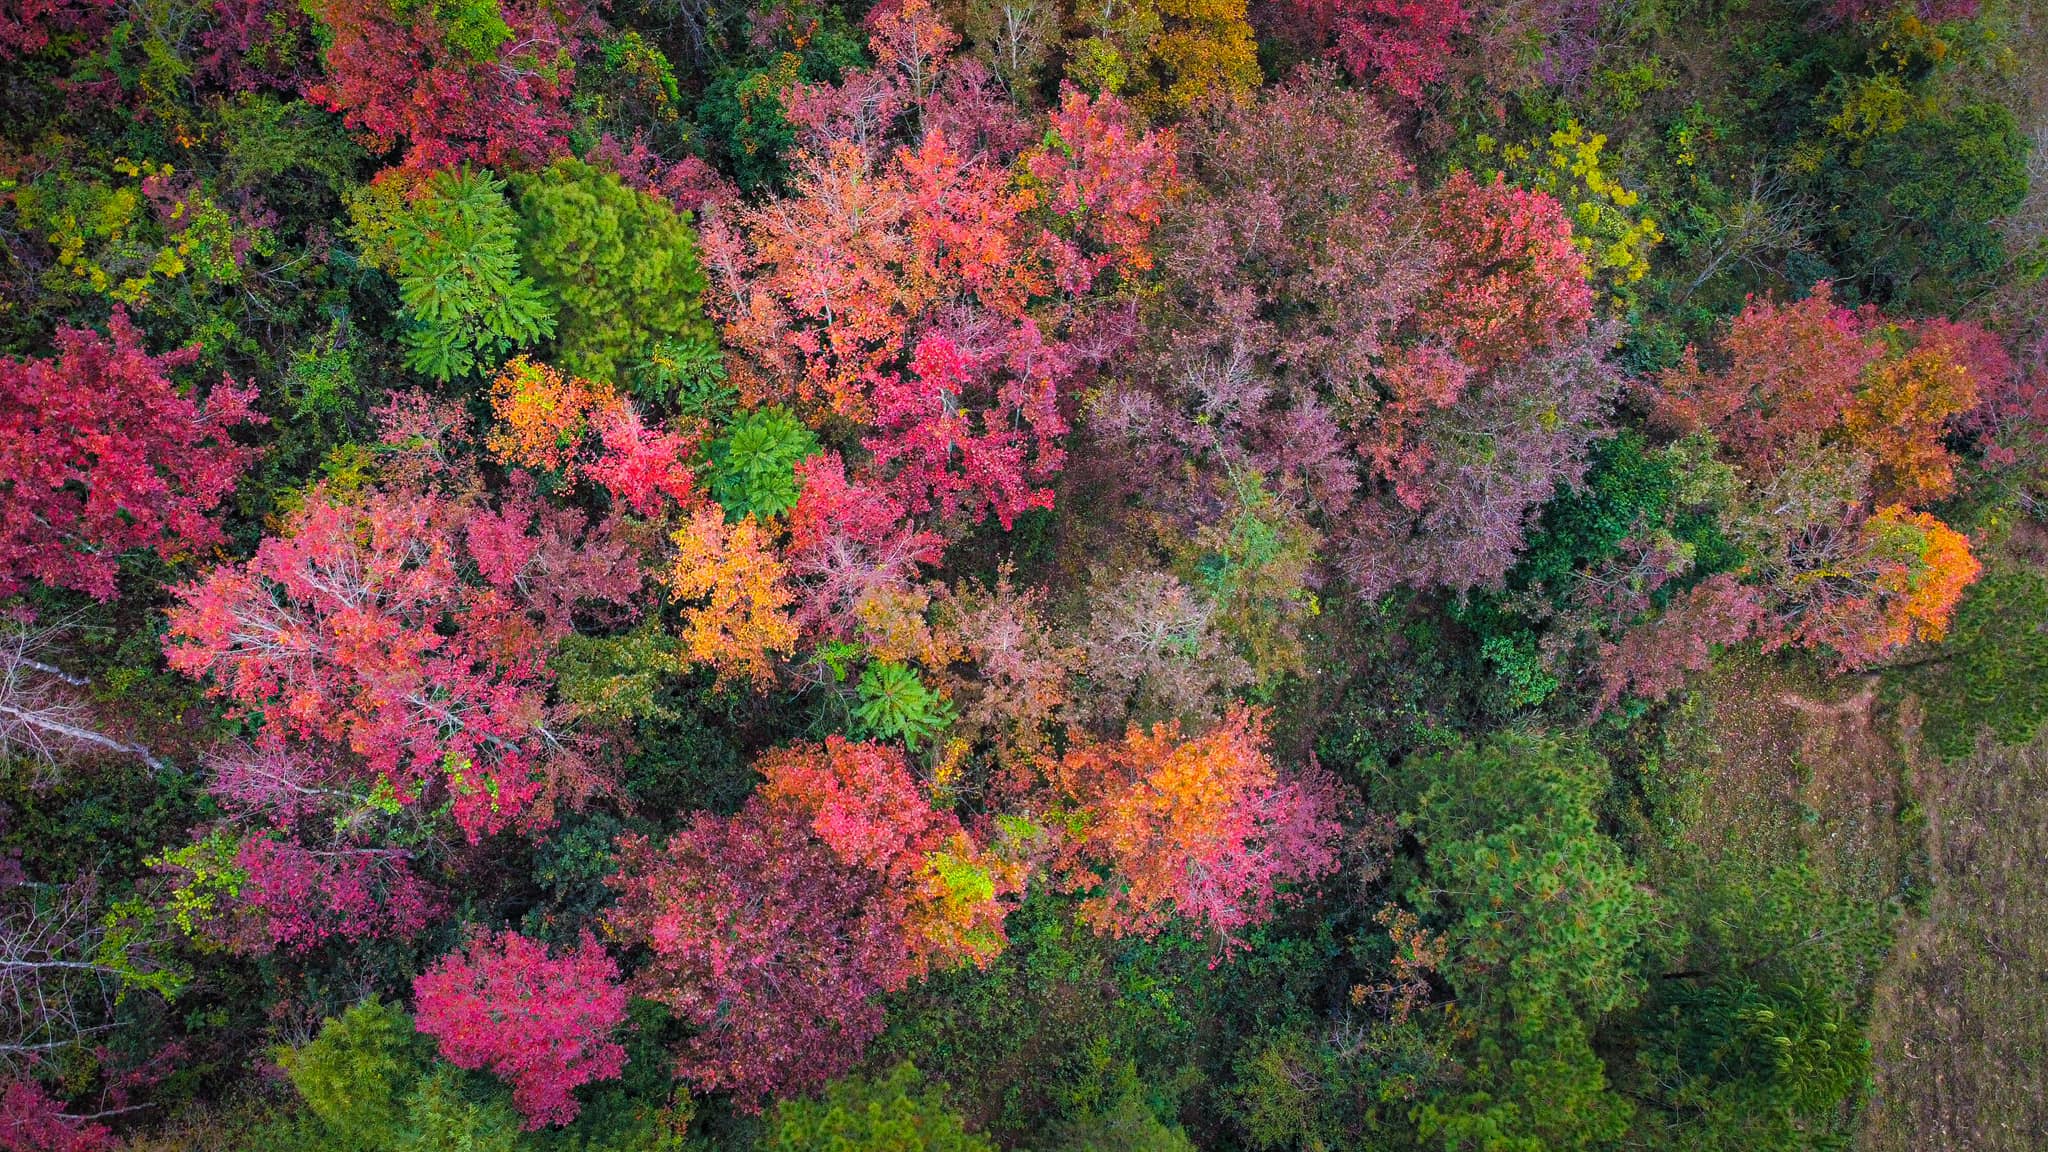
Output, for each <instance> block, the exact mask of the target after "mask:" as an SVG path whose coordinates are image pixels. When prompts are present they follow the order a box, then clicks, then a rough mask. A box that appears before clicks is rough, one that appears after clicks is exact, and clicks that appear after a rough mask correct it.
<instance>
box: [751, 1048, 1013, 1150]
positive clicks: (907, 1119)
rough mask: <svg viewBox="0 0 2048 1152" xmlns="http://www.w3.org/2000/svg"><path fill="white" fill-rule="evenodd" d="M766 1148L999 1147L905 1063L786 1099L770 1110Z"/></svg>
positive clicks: (765, 1136)
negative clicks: (814, 1095)
mask: <svg viewBox="0 0 2048 1152" xmlns="http://www.w3.org/2000/svg"><path fill="white" fill-rule="evenodd" d="M761 1148H762V1149H763V1152H810V1150H812V1149H818V1148H832V1149H837V1150H839V1152H995V1145H994V1144H992V1143H990V1142H989V1141H988V1140H987V1139H986V1138H984V1137H982V1136H980V1135H977V1134H976V1133H973V1132H969V1131H968V1130H967V1127H966V1125H965V1124H964V1123H963V1122H962V1121H961V1119H960V1116H959V1114H958V1113H956V1112H954V1111H953V1110H952V1109H951V1108H949V1107H947V1106H946V1101H945V1097H944V1096H943V1095H942V1094H941V1093H940V1092H939V1090H938V1089H937V1087H935V1086H927V1085H926V1083H925V1080H924V1077H923V1075H921V1074H920V1073H919V1072H918V1070H917V1068H916V1067H915V1066H914V1065H911V1064H908V1063H904V1064H899V1065H897V1066H896V1067H895V1068H893V1069H891V1070H890V1071H889V1073H888V1074H887V1075H885V1076H882V1077H879V1078H877V1079H872V1080H870V1079H865V1078H861V1077H848V1078H846V1079H844V1080H838V1081H834V1082H833V1083H832V1084H830V1085H828V1086H827V1087H826V1089H825V1096H824V1099H822V1100H784V1101H783V1102H781V1103H780V1104H777V1105H776V1106H775V1110H774V1111H773V1112H771V1113H769V1115H768V1120H767V1130H766V1131H765V1132H764V1133H763V1134H762V1137H761Z"/></svg>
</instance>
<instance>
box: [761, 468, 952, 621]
mask: <svg viewBox="0 0 2048 1152" xmlns="http://www.w3.org/2000/svg"><path fill="white" fill-rule="evenodd" d="M795 480H796V485H797V487H798V490H799V491H800V493H801V495H799V496H798V497H797V501H796V506H795V507H794V508H792V509H791V510H790V514H789V547H788V549H787V550H786V552H785V556H786V559H787V563H788V566H789V577H790V580H791V581H792V582H793V583H794V584H795V585H796V596H797V604H796V621H797V623H798V624H799V625H800V626H801V627H802V628H803V629H804V633H805V635H807V636H814V637H827V638H831V639H837V640H844V639H846V638H848V637H849V636H851V635H852V634H853V632H854V630H855V627H856V624H857V622H858V619H859V614H860V611H861V607H862V606H863V605H865V604H869V603H872V602H874V601H875V600H877V599H879V598H880V597H883V596H886V595H891V594H900V593H905V592H908V591H909V590H910V587H911V585H912V583H913V582H914V581H915V580H916V578H917V575H918V572H919V570H920V568H921V567H924V566H929V565H936V564H937V563H938V562H939V558H940V552H941V548H942V547H943V541H942V540H941V539H940V537H939V535H938V533H936V532H932V531H929V530H927V529H921V528H918V527H915V526H914V525H913V524H912V523H911V522H910V520H909V516H908V514H907V512H906V510H905V508H904V506H903V504H902V502H901V501H899V500H896V499H895V498H893V497H892V496H891V495H890V494H889V493H888V492H887V491H886V490H884V489H883V488H882V487H881V486H880V485H877V484H874V483H863V482H861V481H857V480H849V479H847V476H846V464H845V461H844V460H843V459H842V458H841V457H840V456H839V454H838V453H836V452H821V453H818V454H816V455H812V456H807V457H805V458H804V460H803V461H802V462H801V463H799V464H798V465H797V467H796V475H795Z"/></svg>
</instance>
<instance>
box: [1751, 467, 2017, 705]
mask: <svg viewBox="0 0 2048 1152" xmlns="http://www.w3.org/2000/svg"><path fill="white" fill-rule="evenodd" d="M1801 559H1802V560H1804V561H1806V563H1804V564H1802V565H1801V566H1800V568H1799V569H1798V570H1795V571H1794V572H1791V573H1787V574H1786V575H1785V576H1784V577H1783V578H1782V581H1783V582H1782V583H1781V585H1780V589H1779V590H1780V591H1781V594H1785V597H1786V599H1785V607H1784V608H1782V609H1781V615H1780V616H1779V618H1778V620H1777V621H1776V622H1775V631H1774V632H1773V633H1772V634H1771V635H1769V636H1767V638H1766V647H1772V646H1775V645H1777V644H1782V643H1795V644H1799V645H1801V646H1804V647H1808V648H1814V647H1821V646H1825V647H1827V648H1830V649H1832V650H1833V651H1834V652H1835V653H1836V655H1837V656H1838V657H1839V658H1840V660H1841V666H1842V667H1843V668H1845V669H1846V668H1860V667H1864V666H1866V665H1869V664H1871V663H1874V662H1875V661H1877V660H1879V659H1881V658H1882V657H1884V656H1887V655H1889V654H1891V653H1892V652H1894V651H1896V650H1898V649H1900V648H1903V647H1905V646H1907V645H1908V644H1912V643H1915V642H1919V643H1931V642H1933V641H1937V640H1940V639H1941V638H1942V637H1943V636H1944V635H1946V634H1947V632H1948V621H1949V617H1950V616H1952V615H1954V613H1955V608H1956V604H1957V603H1958V602H1960V601H1961V600H1962V596H1963V590H1964V589H1965V588H1968V587H1969V586H1970V585H1971V584H1972V583H1974V582H1975V581H1976V579H1977V576H1978V574H1979V573H1980V572H1982V571H1983V565H1981V564H1980V563H1978V561H1977V559H1976V557H1974V556H1972V555H1971V554H1970V542H1969V541H1968V540H1967V539H1965V538H1964V537H1963V536H1962V534H1961V533H1959V532H1957V531H1955V530H1954V529H1952V528H1950V527H1949V526H1948V525H1946V524H1943V523H1942V522H1941V521H1939V520H1937V519H1935V518H1934V517H1932V516H1930V515H1928V514H1927V513H1925V512H1908V511H1907V510H1906V509H1905V508H1904V507H1903V506H1901V505H1898V504H1891V505H1887V506H1885V507H1883V508H1880V509H1878V511H1877V513H1876V514H1875V515H1873V516H1871V517H1870V518H1869V519H1868V520H1865V521H1864V522H1863V523H1862V524H1861V525H1859V526H1858V527H1857V528H1856V530H1855V531H1854V533H1853V534H1852V535H1850V536H1849V537H1848V542H1847V544H1846V545H1845V546H1844V548H1843V550H1842V551H1841V552H1839V553H1837V552H1832V551H1830V552H1826V553H1822V554H1820V555H1814V556H1805V557H1801ZM1786 584H1789V585H1790V587H1786V586H1785V585H1786Z"/></svg>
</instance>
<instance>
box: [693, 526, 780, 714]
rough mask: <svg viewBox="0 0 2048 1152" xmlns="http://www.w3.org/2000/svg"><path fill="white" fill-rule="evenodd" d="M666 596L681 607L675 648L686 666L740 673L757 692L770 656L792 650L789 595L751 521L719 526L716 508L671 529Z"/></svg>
mask: <svg viewBox="0 0 2048 1152" xmlns="http://www.w3.org/2000/svg"><path fill="white" fill-rule="evenodd" d="M674 539H675V545H676V557H675V563H674V566H673V567H672V568H671V569H670V570H669V578H668V586H669V591H670V592H671V593H672V594H673V595H674V596H675V598H676V599H677V600H681V601H685V602H694V601H702V603H689V604H688V606H686V607H685V608H684V609H683V646H684V648H685V650H686V651H687V653H688V655H689V658H690V660H691V661H693V662H696V663H701V664H709V665H711V666H712V667H713V668H716V669H718V672H719V675H720V676H721V677H739V676H745V677H746V678H747V679H749V680H751V681H753V683H754V684H755V685H756V686H760V687H765V686H767V685H768V684H770V683H772V682H773V681H774V679H775V660H774V658H775V656H777V655H781V656H785V657H786V656H789V655H792V654H794V653H795V651H796V641H797V629H796V624H795V622H794V621H792V620H791V619H790V616H789V605H790V603H791V601H792V600H793V599H794V598H795V596H794V594H793V593H792V592H791V591H790V589H789V586H788V584H787V582H786V581H785V579H784V569H783V566H782V563H781V561H780V559H779V558H778V557H777V556H776V554H775V549H774V541H773V540H772V539H771V538H770V537H769V536H768V535H767V533H766V532H764V531H763V530H762V528H761V525H760V523H759V522H758V521H756V520H755V519H754V518H753V517H752V516H746V517H743V518H742V519H741V520H740V521H739V522H738V523H736V524H727V523H726V522H725V517H724V515H722V514H721V513H720V512H719V511H718V509H716V508H699V509H698V510H697V511H696V512H694V513H692V514H691V516H690V519H689V520H688V521H687V522H686V523H685V524H684V525H683V526H682V527H681V528H678V529H676V531H675V537H674Z"/></svg>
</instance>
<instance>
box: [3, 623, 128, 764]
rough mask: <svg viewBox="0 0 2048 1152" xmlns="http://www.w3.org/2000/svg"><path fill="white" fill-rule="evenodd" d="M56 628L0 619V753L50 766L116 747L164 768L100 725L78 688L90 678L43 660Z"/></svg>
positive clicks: (118, 750) (116, 750)
mask: <svg viewBox="0 0 2048 1152" xmlns="http://www.w3.org/2000/svg"><path fill="white" fill-rule="evenodd" d="M60 631H61V629H58V628H36V627H34V626H32V625H30V624H28V623H10V622H7V621H4V620H0V756H9V755H13V756H21V757H23V758H25V759H33V760H40V761H42V762H43V763H44V764H51V765H54V764H56V763H57V762H58V761H59V760H60V759H62V758H63V757H65V756H67V755H73V754H77V753H90V752H117V753H121V754H123V755H128V756H134V757H135V758H137V759H139V760H141V761H142V762H143V763H144V764H146V765H148V766H149V768H150V770H151V771H155V772H163V771H166V770H167V769H168V766H167V765H166V764H165V763H164V762H163V761H162V760H159V759H157V757H156V756H155V755H154V754H152V753H151V752H150V750H149V749H148V748H147V747H145V746H143V745H142V744H139V743H136V742H135V741H133V740H125V739H122V738H121V737H120V736H118V735H114V734H111V733H108V732H105V731H102V730H101V729H102V727H103V725H102V724H101V722H100V721H99V720H98V719H97V718H96V717H95V716H94V709H93V708H92V706H91V705H90V704H89V703H87V702H86V700H85V699H84V698H83V697H82V696H81V694H80V692H79V690H80V689H82V688H86V687H88V686H90V685H91V683H92V682H91V681H90V680H88V679H86V678H85V677H83V676H78V675H74V674H72V673H69V672H66V671H64V670H63V669H62V668H59V667H57V666H55V665H53V664H49V663H47V662H45V661H44V659H43V657H45V656H49V655H50V653H49V651H48V648H49V646H50V644H51V643H52V642H53V640H54V639H55V637H56V636H57V634H58V633H59V632H60Z"/></svg>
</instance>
